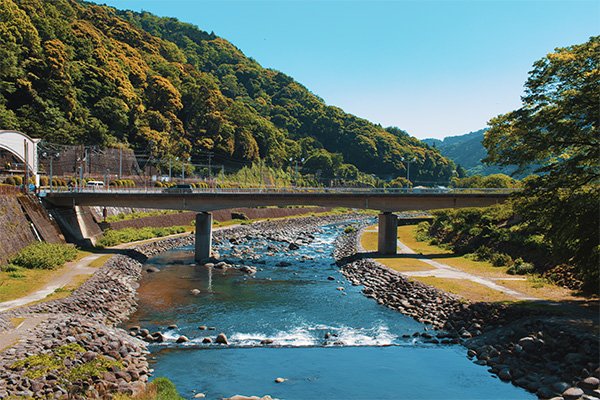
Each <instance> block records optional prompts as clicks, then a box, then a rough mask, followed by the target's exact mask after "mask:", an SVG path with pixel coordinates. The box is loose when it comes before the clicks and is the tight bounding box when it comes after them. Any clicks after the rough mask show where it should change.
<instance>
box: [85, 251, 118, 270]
mask: <svg viewBox="0 0 600 400" xmlns="http://www.w3.org/2000/svg"><path fill="white" fill-rule="evenodd" d="M90 254H91V253H90ZM113 255H114V254H105V255H103V256H100V257H98V258H96V259H95V260H93V261H92V262H91V263H89V264H88V267H90V268H100V267H101V266H103V265H104V264H106V262H107V261H108V260H109V259H110V258H111V257H112V256H113Z"/></svg>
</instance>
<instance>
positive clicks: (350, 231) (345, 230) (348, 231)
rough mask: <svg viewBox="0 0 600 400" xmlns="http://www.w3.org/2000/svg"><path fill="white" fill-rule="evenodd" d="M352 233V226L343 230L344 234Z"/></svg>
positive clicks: (354, 229)
mask: <svg viewBox="0 0 600 400" xmlns="http://www.w3.org/2000/svg"><path fill="white" fill-rule="evenodd" d="M352 232H356V227H354V226H352V225H350V226H347V227H346V228H345V229H344V233H352Z"/></svg>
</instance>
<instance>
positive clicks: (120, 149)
mask: <svg viewBox="0 0 600 400" xmlns="http://www.w3.org/2000/svg"><path fill="white" fill-rule="evenodd" d="M122 176H123V148H122V147H119V179H121V177H122Z"/></svg>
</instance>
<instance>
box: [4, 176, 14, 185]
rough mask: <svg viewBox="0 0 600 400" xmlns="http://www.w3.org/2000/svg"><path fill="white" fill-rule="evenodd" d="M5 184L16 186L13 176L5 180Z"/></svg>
mask: <svg viewBox="0 0 600 400" xmlns="http://www.w3.org/2000/svg"><path fill="white" fill-rule="evenodd" d="M4 183H6V184H7V185H16V183H15V180H14V178H13V177H12V176H9V177H7V178H6V179H5V180H4Z"/></svg>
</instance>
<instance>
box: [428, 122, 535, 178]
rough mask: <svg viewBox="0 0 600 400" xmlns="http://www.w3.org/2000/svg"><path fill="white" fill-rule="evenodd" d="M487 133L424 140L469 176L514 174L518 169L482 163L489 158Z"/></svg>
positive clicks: (479, 131) (478, 132)
mask: <svg viewBox="0 0 600 400" xmlns="http://www.w3.org/2000/svg"><path fill="white" fill-rule="evenodd" d="M486 131H487V128H486V129H480V130H478V131H475V132H469V133H466V134H464V135H458V136H448V137H446V138H444V140H439V139H424V140H423V142H424V143H427V144H428V145H430V146H432V147H434V148H436V149H437V150H439V151H440V153H442V155H443V156H444V157H448V158H449V159H451V160H452V161H454V163H455V164H456V165H457V166H458V165H460V166H461V167H463V168H464V169H465V170H466V173H467V175H492V174H498V173H502V174H507V175H510V174H512V173H513V172H514V171H515V170H516V169H517V168H516V167H513V166H507V167H501V166H497V165H485V164H484V163H483V162H482V161H481V160H483V159H484V158H486V157H487V150H486V149H485V147H483V143H482V142H483V138H484V135H485V132H486ZM526 175H528V174H527V173H524V174H519V175H517V177H518V178H522V177H524V176H526Z"/></svg>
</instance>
